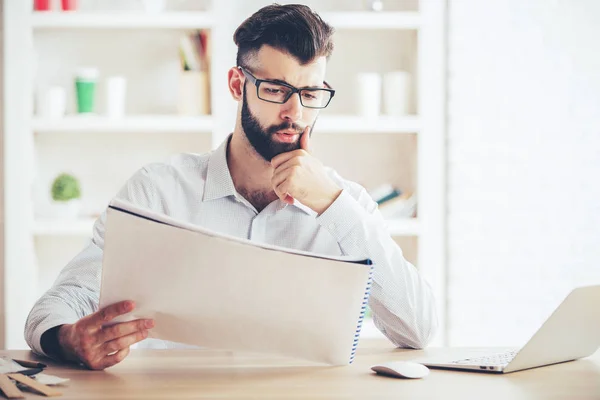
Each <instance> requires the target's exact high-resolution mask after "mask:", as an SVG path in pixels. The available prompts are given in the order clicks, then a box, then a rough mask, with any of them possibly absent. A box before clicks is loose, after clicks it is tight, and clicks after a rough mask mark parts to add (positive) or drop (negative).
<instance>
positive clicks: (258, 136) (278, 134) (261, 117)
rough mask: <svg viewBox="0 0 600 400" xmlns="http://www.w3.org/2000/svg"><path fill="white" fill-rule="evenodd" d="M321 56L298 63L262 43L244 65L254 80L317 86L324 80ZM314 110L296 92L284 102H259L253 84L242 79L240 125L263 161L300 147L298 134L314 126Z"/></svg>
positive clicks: (324, 61)
mask: <svg viewBox="0 0 600 400" xmlns="http://www.w3.org/2000/svg"><path fill="white" fill-rule="evenodd" d="M325 64H326V59H325V57H319V58H317V59H316V60H314V61H313V62H311V63H309V64H307V65H300V64H299V63H298V61H297V60H295V59H294V58H293V57H292V56H290V55H287V54H285V53H282V52H281V51H279V50H276V49H274V48H272V47H270V46H263V47H262V48H261V49H260V51H259V52H258V57H257V58H256V60H253V62H252V65H247V66H246V67H248V69H250V70H251V73H252V74H253V75H254V76H255V77H256V78H258V79H268V80H279V81H283V82H285V83H288V84H290V85H292V86H295V87H297V88H301V87H310V86H320V87H323V81H324V79H325ZM317 115H318V110H315V109H310V108H305V107H303V106H302V105H301V104H300V99H299V96H298V94H297V93H296V94H294V95H292V97H290V99H288V101H287V102H286V103H284V104H275V103H269V102H266V101H263V100H261V99H259V98H258V96H257V94H256V86H255V85H254V84H253V83H252V82H250V81H248V80H246V81H245V82H244V91H243V98H242V108H241V125H242V129H243V130H244V133H245V135H246V138H247V139H248V142H250V144H251V145H252V147H253V148H254V150H256V152H257V153H258V154H259V155H260V156H261V157H262V158H264V159H265V160H266V161H268V162H270V161H271V159H272V158H273V157H275V156H276V155H278V154H281V153H284V152H288V151H293V150H297V149H299V148H300V135H301V134H302V132H303V130H304V128H305V127H306V126H309V125H310V126H311V128H312V126H313V125H314V123H315V121H316V118H317Z"/></svg>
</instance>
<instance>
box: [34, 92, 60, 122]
mask: <svg viewBox="0 0 600 400" xmlns="http://www.w3.org/2000/svg"><path fill="white" fill-rule="evenodd" d="M37 108H38V114H39V116H40V117H42V118H50V119H60V118H63V117H64V116H65V112H66V109H67V91H66V90H65V88H63V87H61V86H51V87H49V88H48V89H46V90H44V91H42V92H41V93H40V94H39V96H38V107H37Z"/></svg>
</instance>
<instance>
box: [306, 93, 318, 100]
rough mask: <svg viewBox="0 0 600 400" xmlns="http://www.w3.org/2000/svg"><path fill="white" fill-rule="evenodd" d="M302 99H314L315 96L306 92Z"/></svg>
mask: <svg viewBox="0 0 600 400" xmlns="http://www.w3.org/2000/svg"><path fill="white" fill-rule="evenodd" d="M304 97H306V98H307V99H310V100H312V99H316V98H317V96H315V95H313V94H312V93H308V92H304Z"/></svg>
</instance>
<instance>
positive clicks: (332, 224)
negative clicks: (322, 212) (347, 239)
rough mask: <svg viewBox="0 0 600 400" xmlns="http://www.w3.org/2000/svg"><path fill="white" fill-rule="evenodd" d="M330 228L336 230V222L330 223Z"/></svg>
mask: <svg viewBox="0 0 600 400" xmlns="http://www.w3.org/2000/svg"><path fill="white" fill-rule="evenodd" d="M329 229H331V230H332V231H333V230H335V224H334V223H333V222H332V223H331V224H329Z"/></svg>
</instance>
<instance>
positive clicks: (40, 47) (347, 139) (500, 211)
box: [0, 0, 600, 348]
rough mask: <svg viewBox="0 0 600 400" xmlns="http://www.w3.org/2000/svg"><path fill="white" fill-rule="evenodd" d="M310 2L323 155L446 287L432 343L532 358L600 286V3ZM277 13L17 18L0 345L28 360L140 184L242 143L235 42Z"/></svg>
mask: <svg viewBox="0 0 600 400" xmlns="http://www.w3.org/2000/svg"><path fill="white" fill-rule="evenodd" d="M297 2H300V3H303V4H306V5H309V6H311V7H313V8H314V9H315V10H316V11H318V12H319V13H320V14H321V16H322V17H323V19H325V20H326V21H328V22H329V23H331V24H332V25H333V26H334V27H335V28H336V33H335V46H336V48H335V51H334V54H333V56H332V57H331V59H330V62H329V65H328V72H327V80H328V82H329V83H330V84H331V86H333V87H334V88H335V89H336V96H335V98H334V99H333V101H332V103H331V105H330V106H329V107H328V108H327V109H326V110H324V111H323V112H322V113H321V115H320V117H319V119H318V121H317V124H316V126H315V131H314V143H313V148H314V152H315V154H316V155H317V156H318V157H319V158H320V159H321V160H322V161H323V162H324V163H325V164H327V165H329V166H331V167H334V168H335V169H337V170H338V172H339V173H340V174H342V176H344V177H345V178H347V179H350V180H354V181H356V182H358V183H360V184H361V185H363V186H364V187H365V188H367V190H369V192H370V193H371V195H372V196H373V198H374V199H375V200H377V201H378V203H379V204H380V210H381V212H382V213H383V214H384V216H385V218H386V220H387V221H388V228H389V230H390V234H391V235H392V236H393V237H394V239H395V240H396V241H397V242H398V243H399V245H400V246H401V247H402V249H403V251H404V254H405V257H406V258H407V259H408V260H409V261H410V262H412V263H413V264H414V265H415V266H416V267H417V268H418V269H419V270H420V272H421V273H422V274H423V276H425V278H426V279H427V280H428V281H429V283H430V284H431V286H432V288H433V290H434V292H435V294H436V299H437V304H438V309H439V314H440V322H441V327H440V330H439V332H438V335H437V337H436V340H435V342H434V344H437V345H452V346H477V345H485V346H491V345H498V346H512V345H520V344H522V343H523V342H524V341H526V340H527V339H528V338H529V337H530V336H531V335H532V334H533V333H534V331H535V330H536V329H537V327H538V326H539V325H540V324H541V323H542V322H543V321H544V320H545V319H546V318H547V317H548V315H549V314H550V313H551V312H552V311H553V310H554V308H555V307H556V306H557V305H558V304H559V303H560V301H562V299H563V298H564V297H565V296H566V295H567V294H568V292H569V291H570V290H571V289H573V288H574V287H576V286H580V285H586V284H598V283H600V246H599V245H598V241H599V238H600V202H599V201H598V198H599V197H600V185H598V176H599V175H600V157H599V154H600V113H599V112H598V110H600V45H598V42H597V38H598V37H600V25H598V24H597V22H596V21H598V20H600V2H598V1H596V0H487V1H480V0H380V1H372V0H319V1H317V0H314V1H305V2H301V1H297ZM270 3H271V2H269V1H263V0H3V1H0V4H2V8H1V10H2V18H1V24H2V26H1V35H2V42H1V44H2V62H1V68H2V79H1V82H0V88H1V90H2V93H3V96H2V101H1V118H2V125H1V127H2V128H1V130H2V132H1V133H2V138H3V139H2V146H3V153H2V154H3V159H2V168H3V171H4V173H3V175H2V189H3V193H4V196H2V198H0V201H2V202H3V203H2V205H3V206H2V218H1V219H0V222H1V224H2V232H3V235H4V240H3V243H2V252H3V258H2V259H3V266H2V270H3V274H2V275H3V287H0V293H1V292H2V290H3V296H0V312H1V313H2V318H1V319H0V348H2V347H5V348H25V347H26V344H25V342H24V339H23V327H24V322H25V319H26V317H27V314H28V312H29V310H30V308H31V307H32V305H33V303H34V302H35V300H36V299H37V298H38V297H39V296H40V295H41V294H42V293H43V292H44V291H45V290H46V289H48V288H49V287H50V285H51V284H52V282H53V281H54V279H55V278H56V276H57V274H58V273H59V271H60V270H61V269H62V267H63V266H64V265H66V263H67V262H68V261H69V260H70V259H71V258H72V257H73V256H74V255H75V254H77V253H78V252H79V251H80V250H81V249H82V248H83V247H84V246H85V245H86V243H87V242H88V241H89V240H90V237H91V232H92V225H93V223H94V220H95V219H96V218H97V216H98V215H99V214H100V213H101V212H102V211H103V209H104V208H105V207H106V205H107V204H108V202H109V201H110V199H111V198H112V197H113V196H114V195H115V194H116V192H117V191H118V190H119V188H120V187H121V186H122V185H123V184H124V183H125V181H126V180H127V179H128V178H129V177H130V176H131V175H132V174H133V173H134V172H135V171H136V170H137V169H139V168H141V167H142V166H143V165H144V164H146V163H149V162H154V161H162V160H165V159H166V158H167V157H169V156H170V155H172V154H174V153H178V152H192V153H204V152H207V151H210V150H211V149H213V148H215V147H217V146H218V145H219V144H220V143H221V142H222V141H223V140H224V139H225V137H226V136H227V135H228V134H229V133H230V132H231V131H232V129H233V126H234V122H235V110H236V103H235V102H234V101H233V100H232V99H231V97H230V95H229V93H228V89H227V83H226V74H227V70H228V69H229V68H230V67H232V66H234V65H235V54H236V47H235V45H234V43H233V40H232V36H233V32H234V31H235V29H236V28H237V26H238V25H239V24H240V23H241V22H242V21H243V20H244V19H245V18H247V17H248V16H249V15H250V14H252V13H253V12H254V11H256V10H258V9H259V8H260V7H261V6H263V5H266V4H270ZM281 3H288V2H284V1H282V2H281ZM363 335H364V336H366V337H368V336H377V335H378V332H376V330H375V329H374V327H373V326H372V325H370V324H366V325H365V329H364V331H363Z"/></svg>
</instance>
